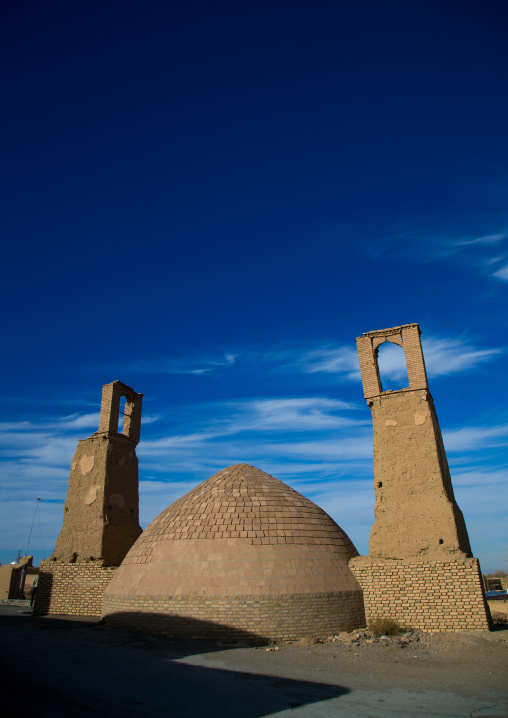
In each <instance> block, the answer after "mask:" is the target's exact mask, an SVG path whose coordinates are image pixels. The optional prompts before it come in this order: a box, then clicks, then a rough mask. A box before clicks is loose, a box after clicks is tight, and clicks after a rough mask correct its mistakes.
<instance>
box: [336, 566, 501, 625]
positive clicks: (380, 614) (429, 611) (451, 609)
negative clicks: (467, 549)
mask: <svg viewBox="0 0 508 718" xmlns="http://www.w3.org/2000/svg"><path fill="white" fill-rule="evenodd" d="M349 565H350V567H351V569H352V571H353V573H354V574H355V576H356V577H357V579H358V581H359V583H360V585H361V586H362V588H363V592H364V599H365V613H366V618H367V621H370V620H372V619H375V618H391V619H393V620H395V621H397V622H398V623H399V624H400V625H401V626H404V627H412V628H419V629H421V630H423V631H464V630H475V629H480V630H488V629H489V622H490V614H489V609H488V606H487V604H486V601H485V598H484V594H483V589H482V578H481V574H480V567H479V564H478V561H477V559H474V558H471V559H466V560H464V561H417V562H414V563H408V562H405V561H404V562H402V561H376V560H374V559H369V558H368V557H365V556H358V557H357V558H353V559H351V561H350V562H349Z"/></svg>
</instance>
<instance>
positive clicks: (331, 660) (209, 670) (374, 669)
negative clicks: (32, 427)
mask: <svg viewBox="0 0 508 718" xmlns="http://www.w3.org/2000/svg"><path fill="white" fill-rule="evenodd" d="M316 640H317V639H315V638H313V637H309V638H307V639H304V640H303V641H300V642H297V643H279V644H272V645H269V646H267V647H258V648H253V647H250V646H247V645H242V644H239V643H237V644H225V643H221V642H218V643H217V642H213V643H212V642H204V641H176V640H168V639H163V638H157V637H153V636H145V635H142V634H135V633H129V632H127V631H119V630H115V629H112V628H109V627H108V626H106V625H102V624H100V623H98V622H97V619H85V620H83V619H76V618H72V617H46V618H35V617H32V616H31V615H30V613H29V612H27V611H26V610H23V609H22V608H15V607H8V608H7V607H0V645H1V647H2V650H1V659H2V671H1V672H0V675H1V681H0V682H1V685H2V687H3V688H4V691H3V692H2V695H3V697H4V698H3V699H2V705H3V707H4V710H3V715H4V716H7V717H8V718H10V717H11V716H14V715H16V716H18V715H19V714H20V712H24V711H35V712H36V713H37V715H38V716H43V718H45V717H46V716H48V717H49V716H51V717H52V718H53V716H77V717H80V718H81V717H85V716H87V717H88V716H100V715H108V716H112V717H113V718H116V716H119V717H120V716H126V717H128V718H131V717H134V716H153V715H155V714H157V715H161V716H168V717H171V718H200V717H201V716H203V717H207V718H208V717H210V718H219V717H220V718H257V717H258V716H284V717H285V716H296V717H299V718H311V717H312V718H328V717H329V716H344V717H346V716H347V718H356V717H358V718H380V717H381V716H383V717H384V718H386V717H390V716H404V718H412V716H418V717H419V718H424V717H426V716H429V717H430V716H432V718H435V717H438V718H439V717H440V716H447V717H449V716H454V717H457V718H461V717H462V716H464V717H466V716H467V717H474V718H476V717H478V718H480V717H481V718H489V717H491V716H492V717H494V716H508V680H507V675H508V671H507V669H508V623H506V624H498V625H497V626H496V630H495V631H492V632H489V633H487V632H480V631H478V632H476V631H475V632H468V633H446V634H444V633H439V634H433V635H432V634H428V633H421V632H419V631H414V632H408V633H405V634H401V635H399V636H393V637H381V638H376V637H373V636H371V635H369V633H368V632H366V631H361V632H353V633H352V634H341V635H340V637H336V638H335V637H332V636H329V637H328V638H327V639H324V640H323V641H322V642H318V643H316V642H315V641H316Z"/></svg>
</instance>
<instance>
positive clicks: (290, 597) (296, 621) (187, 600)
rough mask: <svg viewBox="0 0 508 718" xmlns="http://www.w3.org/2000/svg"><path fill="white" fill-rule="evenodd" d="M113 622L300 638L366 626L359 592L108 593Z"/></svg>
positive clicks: (214, 634) (193, 634) (181, 634)
mask: <svg viewBox="0 0 508 718" xmlns="http://www.w3.org/2000/svg"><path fill="white" fill-rule="evenodd" d="M102 613H103V616H104V617H105V619H106V621H107V622H108V623H111V624H112V625H115V626H118V627H121V628H127V629H134V630H139V631H145V632H148V633H159V634H163V635H166V636H168V637H172V638H194V639H215V640H217V639H223V640H224V639H226V640H227V639H236V640H237V639H243V640H249V641H254V642H255V641H256V640H259V641H266V640H269V639H285V640H296V639H299V638H302V637H303V636H308V635H313V636H327V635H332V634H336V633H338V632H339V631H352V630H354V629H355V628H361V627H363V626H365V613H364V608H363V596H362V593H361V591H344V592H341V593H330V594H326V593H309V594H287V595H281V596H222V597H210V596H208V597H200V596H186V597H182V596H178V597H171V596H145V597H143V598H140V597H137V598H136V597H134V598H133V597H129V596H121V595H108V594H106V595H105V596H104V601H103V611H102Z"/></svg>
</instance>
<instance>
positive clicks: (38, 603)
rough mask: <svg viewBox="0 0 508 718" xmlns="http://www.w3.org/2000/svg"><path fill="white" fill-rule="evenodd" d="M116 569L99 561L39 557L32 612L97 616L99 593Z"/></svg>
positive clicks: (100, 598)
mask: <svg viewBox="0 0 508 718" xmlns="http://www.w3.org/2000/svg"><path fill="white" fill-rule="evenodd" d="M115 571H116V568H114V567H108V568H105V567H104V566H103V565H102V564H101V563H100V562H94V563H56V562H55V561H41V567H40V574H39V587H38V590H37V593H36V595H35V603H34V611H33V612H34V614H35V615H39V616H43V615H47V614H50V613H53V614H60V615H68V616H100V615H101V604H102V595H103V593H104V591H105V589H106V586H107V585H108V583H109V582H110V581H111V579H112V578H113V576H114V574H115Z"/></svg>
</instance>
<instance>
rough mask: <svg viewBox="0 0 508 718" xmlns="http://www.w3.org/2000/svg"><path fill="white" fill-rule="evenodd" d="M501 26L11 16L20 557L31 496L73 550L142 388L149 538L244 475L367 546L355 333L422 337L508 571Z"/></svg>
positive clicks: (486, 539) (9, 400) (10, 195)
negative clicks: (298, 497) (111, 431)
mask: <svg viewBox="0 0 508 718" xmlns="http://www.w3.org/2000/svg"><path fill="white" fill-rule="evenodd" d="M507 20H508V9H507V8H506V4H505V3H503V2H494V1H493V0H483V1H482V2H470V1H468V0H460V1H459V0H456V1H450V0H440V1H439V2H437V1H436V2H433V1H432V0H429V1H428V2H426V3H407V2H395V1H392V0H387V2H385V3H379V2H374V1H373V0H372V1H371V0H359V2H356V3H340V2H319V1H317V2H316V1H315V2H312V3H310V2H298V1H293V2H277V1H275V2H270V3H268V2H262V1H261V2H256V3H251V2H244V3H236V2H230V3H227V2H220V0H219V1H218V2H214V3H205V2H193V1H192V0H190V1H189V2H186V3H176V2H157V1H154V2H152V3H149V4H142V3H138V2H129V1H128V0H127V1H122V2H119V1H117V0H112V1H111V2H108V3H96V2H87V3H84V2H80V1H79V0H78V1H77V2H73V3H67V2H51V1H50V2H47V3H43V4H41V3H37V2H26V3H11V4H10V5H8V6H4V7H3V8H2V10H1V11H0V33H1V37H0V40H1V41H0V55H1V60H2V62H1V66H2V68H3V77H2V98H3V106H4V110H3V112H2V116H1V117H0V123H1V124H2V145H3V148H2V168H3V171H2V183H3V187H2V192H1V217H2V235H3V237H4V242H3V246H4V250H3V258H4V262H3V266H4V273H3V281H2V284H1V291H2V295H3V296H2V303H3V308H4V312H3V335H4V350H3V352H2V355H1V362H2V377H3V389H2V419H1V426H0V431H1V434H0V460H1V466H0V471H1V482H0V490H1V495H2V496H1V504H0V511H1V513H2V516H1V523H0V560H1V561H2V562H4V561H6V560H10V559H11V558H12V557H13V556H15V555H16V554H17V551H18V549H21V550H22V551H24V550H25V548H26V543H27V539H28V533H29V530H30V525H31V522H32V518H33V514H34V510H35V498H36V497H41V498H42V499H43V501H42V503H41V506H40V516H41V521H40V524H39V520H38V519H37V521H36V524H35V526H34V531H33V534H32V544H31V549H33V550H34V554H35V556H36V559H37V560H39V559H40V558H42V557H44V556H46V555H49V554H50V553H51V551H52V549H53V547H54V543H55V540H56V536H57V534H58V531H59V529H60V525H61V516H62V511H63V501H64V498H65V492H66V488H67V479H68V471H69V466H70V461H71V458H72V454H73V452H74V449H75V446H76V440H77V439H80V438H86V437H87V436H89V435H90V434H91V433H92V432H93V431H95V430H96V429H97V422H98V410H99V402H100V391H101V385H102V384H104V383H107V382H110V381H112V380H113V379H120V380H121V381H123V382H125V383H127V384H129V385H130V386H132V387H133V388H134V389H135V390H136V391H140V392H142V393H144V394H145V401H144V423H143V431H142V440H141V443H140V444H139V447H138V456H139V458H140V478H141V483H140V495H141V506H140V511H141V520H142V525H143V526H146V525H147V523H148V522H149V521H150V520H151V519H152V518H153V517H155V515H156V514H157V513H159V512H160V511H161V510H162V509H164V508H165V507H166V506H167V505H168V504H169V503H170V502H171V501H172V500H174V499H176V498H178V497H179V496H180V495H181V494H183V493H184V492H185V491H187V490H189V489H190V488H192V487H193V486H195V485H196V484H197V483H199V482H201V481H202V480H204V479H206V478H207V477H208V476H210V475H211V474H212V473H214V472H215V471H217V470H219V469H221V468H223V467H224V466H227V465H229V464H232V463H237V462H240V461H241V462H247V463H252V464H254V465H256V466H259V467H260V468H261V469H263V470H265V471H268V472H269V473H272V474H273V475H274V476H276V477H278V478H280V479H281V480H283V481H285V482H287V483H288V484H290V485H291V486H293V487H294V488H295V489H297V490H299V491H301V492H302V493H304V494H305V495H307V496H309V497H310V498H312V499H313V500H314V501H316V502H317V503H318V504H320V505H321V506H322V507H323V508H324V509H325V510H326V511H328V512H329V513H330V514H331V515H332V516H333V517H334V518H335V520H336V521H338V523H339V524H340V525H341V526H342V527H343V528H344V529H345V530H346V531H347V532H348V533H349V535H350V536H351V538H352V540H353V541H354V543H355V544H356V546H357V548H358V550H359V551H360V552H361V553H366V551H367V546H368V537H369V532H370V528H371V525H372V522H373V499H374V497H373V481H372V474H373V466H372V428H371V419H370V412H369V409H368V407H367V406H366V404H365V402H364V400H363V393H362V387H361V382H360V378H359V370H358V364H357V360H356V353H355V337H356V336H359V335H360V334H362V333H363V332H365V331H369V330H373V329H381V328H384V327H390V326H395V325H399V324H404V323H409V322H415V321H416V322H419V324H420V326H421V328H422V331H423V342H424V352H425V357H426V362H427V367H428V373H429V381H430V387H431V392H432V394H433V396H434V400H435V403H436V408H437V411H438V415H439V418H440V422H441V427H442V430H443V434H444V440H445V445H446V448H447V452H448V459H449V463H450V467H451V471H452V477H453V482H454V487H455V493H456V497H457V500H458V502H459V505H460V506H461V508H462V510H463V512H464V514H465V517H466V522H467V526H468V530H469V533H470V538H471V542H472V546H473V551H474V553H475V555H477V556H478V557H479V558H480V560H481V562H482V568H483V569H484V570H486V571H487V570H492V569H496V568H506V561H507V559H508V539H507V538H506V526H507V525H508V501H507V499H508V488H507V486H508V481H507V478H508V475H507V463H508V461H507V445H508V410H507V408H506V395H507V389H508V381H507V378H508V376H507V375H508V372H507V368H506V367H507V345H508V340H507V333H506V309H507V289H508V212H507V193H508V162H507V160H508V133H507V132H506V117H507V110H508V93H507V92H506V77H507V76H508V49H507V45H506V23H507ZM383 362H384V366H383V367H382V373H383V377H384V378H385V383H386V382H387V383H388V384H389V385H390V386H391V387H392V388H397V386H400V381H401V368H400V365H399V364H398V359H397V356H396V355H395V354H394V355H391V354H390V353H389V352H388V354H387V355H386V357H384V358H383Z"/></svg>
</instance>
